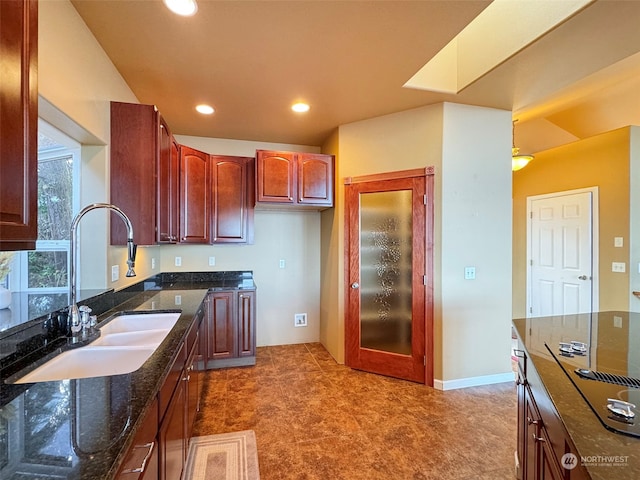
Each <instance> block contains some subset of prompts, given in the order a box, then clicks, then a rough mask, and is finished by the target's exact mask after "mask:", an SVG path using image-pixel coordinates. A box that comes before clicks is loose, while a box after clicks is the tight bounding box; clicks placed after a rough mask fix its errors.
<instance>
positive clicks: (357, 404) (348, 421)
mask: <svg viewBox="0 0 640 480" xmlns="http://www.w3.org/2000/svg"><path fill="white" fill-rule="evenodd" d="M203 390H204V391H203V397H202V407H201V412H200V413H199V414H198V416H197V418H196V425H195V433H194V434H195V435H210V434H213V433H222V432H231V431H238V430H254V431H255V433H256V438H257V443H258V457H259V463H260V478H261V480H284V479H296V480H298V479H300V480H302V479H304V480H312V479H313V480H315V479H317V480H340V479H344V480H359V479H366V480H376V479H393V480H426V479H438V480H447V479H459V480H462V479H465V480H467V479H469V480H482V479H487V480H501V479H505V480H506V479H508V480H512V479H513V478H514V477H515V475H514V453H513V452H514V450H515V446H516V404H517V402H516V390H515V384H514V383H512V382H509V383H502V384H497V385H490V386H483V387H472V388H466V389H460V390H450V391H447V392H443V391H440V390H435V389H433V388H429V387H425V386H423V385H418V384H414V383H411V382H405V381H402V380H396V379H392V378H387V377H383V376H379V375H374V374H369V373H364V372H358V371H356V370H351V369H349V368H348V367H345V366H344V365H339V364H337V363H336V362H335V361H334V360H333V358H332V357H331V356H330V355H329V354H328V353H327V351H326V350H325V349H324V347H323V346H322V345H320V344H319V343H312V344H300V345H285V346H274V347H263V348H258V354H257V363H256V366H255V367H244V368H230V369H225V370H214V371H209V372H206V373H205V380H204V388H203Z"/></svg>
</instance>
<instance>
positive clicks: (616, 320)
mask: <svg viewBox="0 0 640 480" xmlns="http://www.w3.org/2000/svg"><path fill="white" fill-rule="evenodd" d="M613 326H614V327H616V328H622V317H619V316H618V315H614V316H613Z"/></svg>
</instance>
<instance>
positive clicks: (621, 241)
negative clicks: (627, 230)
mask: <svg viewBox="0 0 640 480" xmlns="http://www.w3.org/2000/svg"><path fill="white" fill-rule="evenodd" d="M613 246H614V247H618V248H620V247H623V246H624V239H623V238H622V237H614V239H613Z"/></svg>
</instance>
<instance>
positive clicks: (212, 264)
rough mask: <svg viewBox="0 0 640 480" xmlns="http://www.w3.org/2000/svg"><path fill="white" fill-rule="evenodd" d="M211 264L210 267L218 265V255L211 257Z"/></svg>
mask: <svg viewBox="0 0 640 480" xmlns="http://www.w3.org/2000/svg"><path fill="white" fill-rule="evenodd" d="M209 266H210V267H215V266H216V257H209Z"/></svg>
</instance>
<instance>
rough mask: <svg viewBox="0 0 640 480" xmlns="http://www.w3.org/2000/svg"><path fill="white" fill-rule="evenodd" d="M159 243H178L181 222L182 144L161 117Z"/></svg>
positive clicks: (158, 202) (158, 203) (158, 201)
mask: <svg viewBox="0 0 640 480" xmlns="http://www.w3.org/2000/svg"><path fill="white" fill-rule="evenodd" d="M157 193H158V199H157V205H158V238H157V241H158V243H176V242H177V241H178V228H179V224H180V210H179V205H178V199H179V195H180V145H178V142H176V141H175V139H174V138H173V135H171V131H170V130H169V127H168V126H167V124H166V122H165V121H164V119H163V118H162V117H160V153H159V156H158V192H157Z"/></svg>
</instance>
